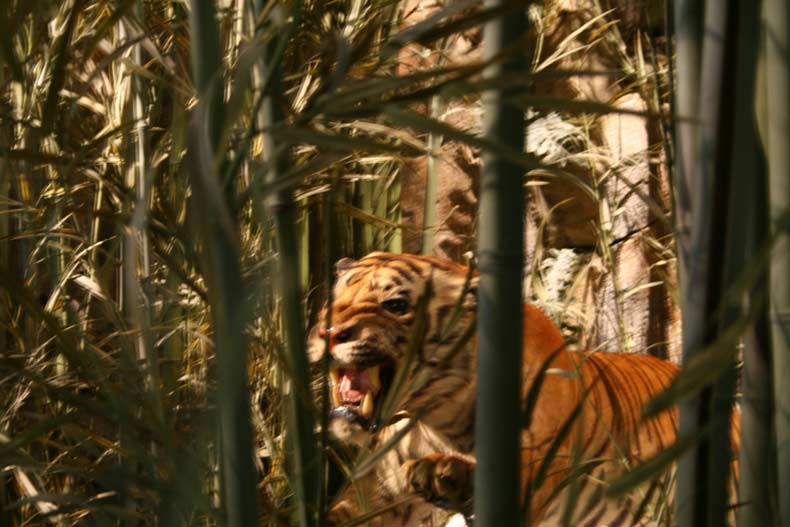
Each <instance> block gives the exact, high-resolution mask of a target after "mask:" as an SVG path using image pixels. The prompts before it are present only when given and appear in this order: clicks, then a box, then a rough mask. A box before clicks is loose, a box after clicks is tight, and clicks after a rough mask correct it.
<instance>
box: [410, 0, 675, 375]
mask: <svg viewBox="0 0 790 527" xmlns="http://www.w3.org/2000/svg"><path fill="white" fill-rule="evenodd" d="M638 2H639V0H613V1H612V2H610V4H612V6H613V7H616V8H617V9H618V10H619V11H618V12H619V13H621V14H623V15H624V16H626V17H629V16H630V17H631V18H633V16H635V15H634V13H635V12H636V11H634V10H633V7H634V6H635V5H636V4H637V3H638ZM441 5H442V2H438V1H436V0H431V1H427V0H409V1H408V2H406V7H405V9H404V14H405V18H404V26H407V25H411V24H414V23H416V22H419V21H421V20H424V19H425V18H426V17H428V16H430V15H431V14H433V13H435V12H436V11H437V10H438V9H439V8H440V7H441ZM596 9H597V8H596V7H595V2H593V1H592V0H552V1H550V2H546V4H545V10H544V16H543V18H542V20H541V21H540V23H541V24H543V26H542V31H543V37H544V39H543V42H542V46H543V47H542V53H541V57H539V59H538V63H544V65H545V68H544V71H549V70H552V69H556V70H568V69H577V70H579V69H584V70H597V71H606V70H616V69H618V68H619V65H620V63H619V55H618V54H619V53H622V52H624V51H625V50H624V49H615V48H614V47H613V46H612V45H611V42H606V41H605V39H600V38H598V37H599V36H600V33H598V31H597V30H598V29H599V27H600V24H599V23H590V21H591V20H592V19H593V18H594V17H595V16H596ZM629 20H631V19H629ZM626 22H627V23H629V24H630V23H635V22H634V20H631V21H630V22H628V21H626ZM585 25H586V26H585ZM583 26H585V27H584V28H583ZM582 28H583V29H582ZM574 33H575V34H574ZM479 40H480V34H479V32H478V31H470V32H467V33H465V34H463V35H460V36H459V37H458V38H457V39H453V40H452V41H448V42H445V43H444V44H445V47H444V48H443V49H442V50H438V49H437V48H435V47H433V48H429V47H425V46H422V45H420V44H410V45H409V46H407V47H405V48H404V49H403V50H402V51H401V53H400V55H399V61H400V63H399V66H398V73H399V74H407V73H413V72H416V71H424V70H425V69H428V68H431V67H435V66H437V65H439V64H441V65H448V64H468V63H469V62H472V61H475V60H477V59H479V52H480V49H479V45H478V44H479ZM570 49H580V50H583V51H581V52H575V53H567V54H566V53H565V52H566V51H568V50H570ZM440 56H441V57H442V58H441V59H440V58H439V57H440ZM552 57H554V58H552ZM555 59H556V60H555ZM533 90H534V93H535V94H537V95H544V96H548V97H552V98H557V99H577V100H592V101H597V102H604V103H611V104H613V105H615V106H617V107H619V108H622V109H625V110H628V111H632V112H644V111H645V110H646V105H645V103H644V101H643V100H642V98H641V97H640V96H639V95H638V94H635V93H631V94H626V95H624V96H619V97H618V96H617V95H618V94H619V93H621V86H619V85H618V84H617V82H616V79H615V78H614V77H609V76H605V75H598V76H579V77H572V78H571V77H556V76H555V77H548V78H546V79H544V80H540V81H538V82H536V83H535V84H534V86H533ZM612 101H614V102H612ZM415 109H417V110H419V111H423V112H427V111H428V110H427V108H426V107H424V106H422V107H417V108H415ZM439 113H440V116H439V118H440V119H441V120H442V121H444V122H446V123H448V124H451V125H453V126H455V127H457V128H459V129H461V130H466V131H475V130H477V129H478V128H479V122H480V108H479V101H477V100H474V99H471V100H465V101H453V102H452V103H451V105H450V106H447V107H444V108H441V110H440V112H439ZM588 124H590V125H591V126H590V134H589V136H590V139H591V140H592V144H575V143H574V140H569V142H568V143H563V144H562V145H560V146H562V147H563V148H565V147H567V152H565V153H567V156H566V157H567V158H566V159H563V156H560V157H556V158H555V157H552V158H551V159H549V158H550V157H551V156H549V154H548V152H549V151H550V150H551V148H549V149H547V148H546V147H547V145H548V143H547V142H546V141H547V139H546V138H543V139H541V140H540V141H538V142H537V143H535V141H533V143H534V144H532V146H531V148H530V151H534V152H539V153H541V155H543V154H546V155H545V156H544V159H546V160H548V161H550V162H551V163H552V164H555V166H557V167H559V168H561V169H562V170H564V171H566V173H567V174H568V175H569V176H570V178H558V177H556V176H550V175H546V174H543V175H538V176H536V177H533V178H531V179H530V187H529V192H528V196H529V197H528V205H527V209H528V213H527V217H526V233H525V241H526V245H527V261H528V264H527V266H526V269H527V278H526V279H525V290H526V292H527V294H528V296H530V298H532V299H534V300H536V301H538V302H539V303H542V304H543V306H544V307H545V308H546V310H547V311H550V312H551V314H552V316H554V317H555V318H556V320H558V321H559V322H560V323H561V324H562V326H563V329H564V331H565V333H566V335H568V336H571V337H575V338H578V339H580V346H583V347H585V348H588V349H601V350H605V351H635V352H645V351H648V352H650V353H652V354H655V355H658V356H661V357H666V358H671V359H673V360H677V359H678V357H679V354H680V316H679V310H678V307H677V306H676V305H675V304H674V302H673V301H672V299H671V297H670V295H669V293H668V291H673V290H675V288H676V286H675V283H674V282H675V269H674V257H673V255H672V253H671V238H670V237H669V235H668V230H667V228H666V226H664V225H662V224H661V223H660V221H658V219H657V216H656V214H655V210H656V209H657V210H663V211H666V210H668V194H669V191H668V188H669V186H668V181H667V177H666V174H665V173H664V172H663V171H662V169H661V165H660V162H661V159H660V157H661V154H660V149H659V148H657V147H654V150H655V151H659V154H655V152H653V153H651V151H650V147H651V145H657V144H659V143H660V137H657V136H656V132H655V127H653V128H651V126H650V123H648V122H647V120H646V118H644V117H643V116H640V115H630V114H622V113H611V114H607V115H603V116H601V117H598V118H597V119H595V120H594V121H592V122H589V121H588ZM547 126H548V125H547ZM547 126H544V127H543V128H541V129H540V130H537V132H539V133H543V132H546V131H547V130H548V127H547ZM535 132H536V131H533V139H534V133H535ZM571 135H572V134H571ZM558 137H559V136H558ZM422 139H423V140H425V137H423V138H422ZM548 141H549V142H550V139H548ZM561 141H565V140H564V139H563V140H561ZM548 146H550V145H548ZM560 150H562V149H560ZM651 156H652V158H651ZM427 166H428V163H427V157H426V156H422V157H419V158H415V159H412V160H410V161H408V162H407V163H406V164H405V166H404V167H403V168H402V171H401V174H402V189H403V192H402V196H403V197H402V208H403V221H404V223H406V224H407V225H412V226H414V227H415V228H416V229H415V230H412V231H407V232H404V250H405V251H408V252H420V251H422V231H421V229H423V228H424V227H425V226H424V207H425V203H424V201H425V181H426V171H427ZM436 171H437V174H436V175H437V202H436V204H435V205H436V219H437V221H436V225H434V226H428V227H429V228H431V227H432V228H435V229H436V231H435V237H434V246H433V248H432V250H433V253H434V254H437V255H439V256H443V257H446V258H450V259H453V260H456V261H462V255H463V253H464V252H465V251H467V250H473V249H474V247H475V244H474V232H475V214H476V208H477V180H478V177H479V163H478V157H477V153H476V152H474V151H473V150H471V149H470V148H469V147H467V146H465V145H462V144H459V143H457V142H453V141H444V142H443V143H442V145H441V147H440V148H439V152H438V158H437V163H436ZM572 178H576V181H577V183H574V182H573V181H572ZM578 182H581V183H584V184H586V185H587V186H588V189H587V190H584V189H583V188H582V187H581V186H580V185H579V184H578ZM590 189H592V192H591V191H590ZM646 200H653V203H654V210H651V208H650V207H649V206H648V204H647V201H646ZM604 241H605V245H602V244H603V243H604ZM668 247H669V249H668ZM561 249H565V250H572V251H573V252H572V253H563V252H561V251H560V252H557V251H558V250H561ZM563 254H565V255H566V256H567V255H569V254H571V255H573V257H569V258H562V257H561V256H562V255H563ZM566 260H567V261H568V262H572V263H571V264H568V265H570V266H572V269H571V270H570V271H569V272H570V273H571V274H570V275H569V276H571V278H570V279H568V280H564V281H563V287H565V289H564V290H562V288H561V287H560V288H558V287H554V286H552V285H551V284H549V287H548V288H547V287H546V284H544V283H543V282H542V280H544V279H546V278H547V277H546V273H545V271H546V270H547V269H546V266H547V265H548V266H552V265H565V263H563V262H565V261H566ZM548 274H549V275H551V276H553V274H556V273H548ZM560 274H562V273H560ZM551 276H549V277H548V279H549V280H551ZM563 276H564V275H563Z"/></svg>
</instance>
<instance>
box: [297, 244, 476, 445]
mask: <svg viewBox="0 0 790 527" xmlns="http://www.w3.org/2000/svg"><path fill="white" fill-rule="evenodd" d="M335 268H336V276H337V279H336V282H335V287H334V291H333V302H332V313H331V327H329V328H327V327H325V325H326V324H325V321H326V319H327V312H326V307H325V308H324V309H323V310H322V312H321V313H320V314H319V318H318V323H317V324H316V325H315V327H313V328H312V330H311V331H310V334H309V336H308V352H309V355H310V359H311V361H313V362H317V361H319V360H321V359H322V358H323V357H324V355H325V353H326V352H327V350H326V347H327V346H326V343H327V342H328V343H329V365H330V366H329V377H330V378H329V395H330V407H331V413H330V416H329V424H330V430H331V432H332V433H333V435H334V436H335V437H337V438H338V439H339V440H341V441H344V442H351V443H355V444H359V445H361V444H363V443H364V442H365V441H366V440H367V439H368V438H369V437H370V434H371V433H372V432H375V430H376V428H377V427H379V426H386V425H387V424H388V423H390V422H392V421H393V420H397V419H398V418H399V417H411V416H417V415H418V416H419V418H420V419H421V420H422V421H423V422H425V423H427V424H433V425H434V426H437V425H441V423H440V422H439V421H441V420H442V417H440V415H439V413H440V411H444V413H446V409H447V400H448V399H450V400H452V401H455V402H457V403H458V402H461V401H462V400H463V401H467V402H468V401H472V404H473V398H474V393H473V390H474V388H473V381H474V379H473V378H472V375H473V373H472V370H473V368H472V367H471V366H472V365H471V364H470V361H474V357H473V355H472V348H473V347H474V346H473V345H472V344H471V343H466V344H464V343H463V342H461V341H462V339H467V338H468V337H469V335H470V328H471V325H472V323H473V321H474V316H475V315H474V311H475V306H476V302H475V292H476V283H477V277H476V276H472V275H471V273H469V271H468V269H467V268H466V267H464V266H461V265H458V264H455V263H452V262H449V261H446V260H441V259H438V258H434V257H428V256H415V255H408V254H389V253H383V252H374V253H371V254H369V255H367V256H365V257H364V258H362V259H360V260H356V261H355V260H350V259H348V258H344V259H342V260H340V261H339V262H338V263H337V264H336V266H335ZM420 315H422V316H420ZM461 344H463V345H461ZM396 376H397V377H398V379H399V381H398V382H397V383H394V380H395V378H396ZM400 379H402V382H401V380H400ZM393 384H395V385H396V389H397V392H398V393H397V394H396V393H394V390H390V389H391V388H393ZM391 392H392V393H391ZM388 396H391V397H388ZM385 401H386V402H387V404H386V406H387V408H384V406H385V405H384V403H385ZM384 413H388V414H390V415H384ZM445 419H446V416H445Z"/></svg>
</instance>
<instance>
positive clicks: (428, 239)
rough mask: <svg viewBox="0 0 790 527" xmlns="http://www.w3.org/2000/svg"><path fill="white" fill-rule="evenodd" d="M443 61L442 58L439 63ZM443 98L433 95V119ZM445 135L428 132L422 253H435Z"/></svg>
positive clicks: (436, 116) (438, 115)
mask: <svg viewBox="0 0 790 527" xmlns="http://www.w3.org/2000/svg"><path fill="white" fill-rule="evenodd" d="M441 62H442V61H441V60H440V61H439V63H441ZM443 106H444V105H443V104H442V99H441V97H440V96H439V95H434V96H433V97H431V119H436V120H438V119H439V117H440V116H441V113H442V107H443ZM442 140H443V137H442V135H441V134H437V133H434V132H429V133H428V160H427V163H426V169H425V203H424V205H423V211H424V212H423V214H424V215H423V218H424V220H423V229H422V254H426V255H431V254H433V239H434V236H435V235H436V228H437V227H438V225H436V200H437V195H436V187H437V185H438V180H439V174H438V173H437V172H438V169H439V156H440V155H441V147H442Z"/></svg>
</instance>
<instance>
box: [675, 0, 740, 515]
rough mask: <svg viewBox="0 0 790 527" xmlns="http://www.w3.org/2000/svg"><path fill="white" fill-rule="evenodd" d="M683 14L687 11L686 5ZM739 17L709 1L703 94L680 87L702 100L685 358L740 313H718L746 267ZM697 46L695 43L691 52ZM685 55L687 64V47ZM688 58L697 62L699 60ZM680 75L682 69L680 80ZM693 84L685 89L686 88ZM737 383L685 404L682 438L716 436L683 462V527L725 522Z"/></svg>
mask: <svg viewBox="0 0 790 527" xmlns="http://www.w3.org/2000/svg"><path fill="white" fill-rule="evenodd" d="M684 7H687V6H684ZM678 11H679V12H681V13H682V9H678ZM736 19H737V18H736V16H735V3H734V2H730V1H728V2H718V3H712V4H707V5H706V9H705V26H704V27H705V32H704V37H703V49H702V55H701V62H700V70H701V76H700V77H699V89H698V95H697V96H696V98H695V97H694V96H693V94H690V93H687V92H685V91H683V89H684V88H683V85H680V86H679V89H678V99H679V104H678V110H679V109H680V107H681V104H680V101H681V100H684V103H685V104H686V105H687V104H688V102H689V101H688V100H685V99H686V98H690V99H691V100H695V101H696V103H697V111H696V113H695V114H692V115H684V116H681V117H684V118H689V117H692V116H694V117H696V118H697V121H696V138H695V144H694V145H693V146H694V151H693V154H692V156H693V157H692V158H691V159H689V158H688V157H687V156H688V155H689V152H688V150H687V149H688V147H689V145H688V144H686V142H685V141H684V139H688V137H684V130H683V129H682V128H681V129H680V130H679V131H678V132H679V135H678V142H677V152H678V159H677V161H678V164H679V166H678V175H679V178H678V187H679V188H680V187H683V186H684V185H686V186H685V189H686V190H691V194H690V195H689V196H688V198H690V200H689V201H685V202H684V201H683V200H682V199H681V198H680V191H679V192H678V193H679V198H678V202H677V222H678V246H679V249H678V253H679V258H680V263H681V265H680V268H681V298H682V308H683V360H684V363H685V362H688V361H689V360H690V359H692V358H693V357H695V356H696V355H698V354H699V353H700V352H701V351H702V350H703V349H704V348H706V347H707V346H709V345H711V344H712V343H713V342H715V340H716V336H717V334H718V333H719V332H720V331H721V330H722V329H723V328H724V327H725V326H726V325H727V324H728V323H730V322H731V321H732V318H733V317H734V318H737V313H735V312H730V313H727V314H725V316H724V317H723V318H718V319H717V318H716V317H717V315H716V313H717V310H718V309H719V308H720V307H721V305H720V303H721V299H722V297H723V294H722V288H723V287H726V285H727V284H726V282H728V281H730V280H731V279H732V277H733V276H734V275H736V274H737V273H738V269H739V265H738V262H737V258H735V257H734V254H733V250H734V249H733V247H732V246H731V244H730V245H728V240H727V239H726V236H725V226H726V225H727V224H728V222H729V219H730V218H731V214H733V210H731V209H732V204H731V201H730V199H729V196H730V191H731V178H730V173H729V172H728V170H727V166H728V164H729V161H730V160H729V154H730V151H731V148H732V139H733V128H732V126H733V117H732V115H733V106H732V105H731V104H729V103H726V101H731V100H732V97H733V84H734V82H735V80H734V72H733V71H732V70H733V69H734V68H732V65H731V63H730V62H728V61H727V60H725V59H726V58H728V57H732V56H733V54H734V51H735V50H734V43H735V38H736V35H735V34H734V31H733V28H734V27H735V21H736ZM684 24H689V23H688V22H685V23H684ZM678 30H680V27H678ZM694 51H695V49H694V48H693V47H692V48H691V49H690V50H689V52H692V53H693V52H694ZM678 53H679V55H678V60H679V61H681V56H680V48H679V49H678ZM688 61H689V62H693V57H692V58H691V59H688ZM686 73H687V74H691V75H692V76H693V75H694V73H691V72H686ZM680 79H681V72H680V71H679V72H678V81H679V83H680ZM692 88H693V86H685V89H692ZM686 107H687V108H688V109H689V110H693V108H692V107H690V106H686ZM684 148H685V149H684ZM689 170H690V171H689ZM689 219H690V220H691V221H690V223H687V221H688V220H689ZM686 229H688V232H687V231H686ZM730 241H731V240H730ZM722 256H724V257H725V258H724V260H725V261H724V262H723V263H722V262H720V261H719V260H718V259H719V258H721V257H722ZM723 352H726V351H723ZM733 388H734V372H733V370H732V369H730V370H729V371H728V372H727V373H725V374H724V375H722V377H721V379H720V380H718V381H717V382H716V383H714V385H713V386H711V387H706V388H704V389H703V390H701V391H700V392H699V393H698V394H695V395H693V396H690V397H688V398H687V399H685V400H683V401H681V402H680V405H679V406H680V430H679V437H680V438H681V439H682V438H687V437H693V436H694V435H695V434H698V431H699V430H700V429H702V428H705V427H709V432H710V433H709V434H706V435H705V436H704V437H703V439H702V440H701V441H700V442H699V443H698V444H696V445H695V446H694V447H692V448H690V449H689V450H688V451H687V452H686V453H685V454H684V455H682V456H681V458H680V460H679V462H678V477H677V493H676V511H677V522H678V526H679V527H692V526H695V527H696V526H702V525H710V526H713V525H720V524H721V523H720V517H721V516H722V515H723V514H724V505H723V503H726V495H727V479H726V466H725V467H724V476H721V473H720V470H719V469H720V467H721V466H722V460H726V459H729V442H728V435H727V433H726V430H727V429H728V416H729V412H730V401H731V397H732V390H733ZM722 429H723V433H722Z"/></svg>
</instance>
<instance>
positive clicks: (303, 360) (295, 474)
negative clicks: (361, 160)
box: [254, 0, 323, 527]
mask: <svg viewBox="0 0 790 527" xmlns="http://www.w3.org/2000/svg"><path fill="white" fill-rule="evenodd" d="M254 5H255V12H256V14H258V13H260V12H261V10H262V8H263V5H262V2H261V1H260V0H255V4H254ZM293 10H294V11H292V13H291V17H292V20H297V19H298V18H299V10H300V4H299V3H298V2H297V3H296V5H295V6H294V7H293ZM272 18H275V17H272ZM274 21H275V22H277V20H274ZM286 34H287V33H286ZM277 44H278V42H277V41H276V40H275V41H271V42H269V43H268V45H267V46H266V48H265V51H264V54H263V58H262V61H261V64H260V65H259V68H260V72H261V73H262V72H264V71H266V70H267V69H269V68H272V69H271V72H272V73H271V74H272V77H271V79H265V80H266V81H268V90H267V91H266V92H265V93H263V94H262V95H263V99H262V103H261V109H260V114H259V115H258V116H257V119H258V123H259V126H260V127H261V129H262V130H264V133H263V142H264V153H265V155H266V156H267V157H268V158H269V161H270V163H271V166H272V169H271V170H269V172H268V173H267V177H266V183H267V184H271V183H276V182H277V180H278V179H280V178H281V177H282V176H283V175H284V174H285V173H286V172H287V168H288V166H289V159H288V156H287V155H285V154H281V155H279V156H277V152H278V147H279V143H278V139H277V137H275V135H274V134H273V133H272V132H271V130H272V129H273V126H274V125H275V124H277V123H281V122H282V121H283V109H282V107H281V106H280V101H281V100H282V87H281V85H280V68H279V67H276V66H277V65H276V64H273V62H274V60H275V57H276V53H275V52H276V47H277ZM273 66H274V67H273ZM274 156H277V157H274ZM292 194H293V190H292V188H291V187H288V188H285V189H283V190H281V191H278V192H275V193H272V194H270V195H269V196H268V197H267V203H266V204H267V206H268V209H269V211H270V212H271V214H272V216H273V218H274V225H275V230H276V234H277V246H278V249H279V256H280V258H279V267H278V273H277V275H278V280H277V282H278V285H279V289H280V295H281V297H282V322H283V330H284V336H285V345H286V356H287V358H288V361H289V364H288V367H289V372H290V373H291V378H290V383H291V389H290V394H289V397H288V398H287V399H288V402H289V403H290V408H289V414H288V419H287V424H288V428H289V442H290V445H289V447H290V448H289V450H290V459H289V461H290V463H289V464H290V469H291V474H290V477H291V483H292V485H293V490H294V516H295V517H294V521H295V523H296V524H297V525H301V526H305V527H307V526H310V525H316V524H317V522H318V518H319V516H320V514H319V504H320V503H321V502H322V494H323V469H322V466H321V464H320V457H319V455H320V453H319V451H318V448H317V444H316V437H315V434H314V432H313V430H314V427H315V422H314V417H313V416H314V405H313V404H312V401H311V400H310V389H309V387H310V374H309V365H308V361H307V353H306V350H305V339H304V331H303V328H304V324H303V316H302V291H301V287H300V284H299V274H298V270H299V264H300V258H299V247H298V237H297V233H296V229H295V227H296V218H297V208H296V204H295V203H294V201H293V195H292Z"/></svg>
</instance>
